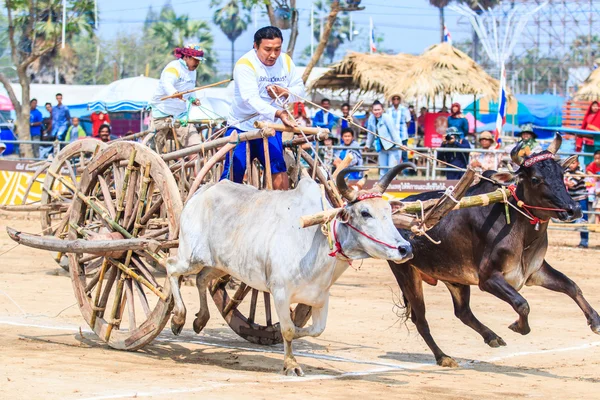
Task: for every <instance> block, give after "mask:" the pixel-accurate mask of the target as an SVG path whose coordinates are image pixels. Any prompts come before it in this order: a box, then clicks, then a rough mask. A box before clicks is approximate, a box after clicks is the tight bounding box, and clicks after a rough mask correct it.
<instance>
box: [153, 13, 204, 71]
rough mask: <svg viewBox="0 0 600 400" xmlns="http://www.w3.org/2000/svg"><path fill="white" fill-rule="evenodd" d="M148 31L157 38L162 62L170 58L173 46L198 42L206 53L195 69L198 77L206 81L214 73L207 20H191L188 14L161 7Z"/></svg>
mask: <svg viewBox="0 0 600 400" xmlns="http://www.w3.org/2000/svg"><path fill="white" fill-rule="evenodd" d="M150 31H151V33H152V35H153V36H154V37H155V38H157V39H158V41H159V45H160V49H161V50H162V52H163V54H165V56H164V57H163V61H164V62H167V61H168V60H170V59H171V57H172V55H171V54H172V51H173V49H174V48H175V47H183V46H184V45H185V44H187V43H188V42H192V41H194V42H196V43H199V44H200V46H201V47H202V48H203V49H204V52H205V53H206V56H205V62H204V63H202V64H200V66H199V67H198V70H197V71H198V79H199V80H200V81H207V80H211V79H212V77H213V76H214V75H215V60H216V54H215V53H214V52H213V51H212V47H213V36H212V33H211V31H210V25H209V24H208V22H206V21H191V20H190V18H189V16H188V15H186V14H182V15H177V14H176V13H175V11H173V9H172V8H168V7H167V8H165V7H163V10H162V11H161V13H160V18H159V21H158V22H156V23H155V24H153V25H152V26H151V29H150ZM164 62H163V63H164Z"/></svg>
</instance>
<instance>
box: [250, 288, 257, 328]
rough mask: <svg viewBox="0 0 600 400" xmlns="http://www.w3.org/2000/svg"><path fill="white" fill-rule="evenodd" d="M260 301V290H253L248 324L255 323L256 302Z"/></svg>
mask: <svg viewBox="0 0 600 400" xmlns="http://www.w3.org/2000/svg"><path fill="white" fill-rule="evenodd" d="M257 300H258V290H256V289H252V299H251V300H250V314H249V315H248V323H250V324H253V323H254V317H255V316H256V302H257Z"/></svg>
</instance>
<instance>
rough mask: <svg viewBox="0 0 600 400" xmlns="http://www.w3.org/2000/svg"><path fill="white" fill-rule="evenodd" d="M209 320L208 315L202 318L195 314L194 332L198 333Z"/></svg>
mask: <svg viewBox="0 0 600 400" xmlns="http://www.w3.org/2000/svg"><path fill="white" fill-rule="evenodd" d="M209 319H210V315H207V316H204V315H201V314H200V313H198V314H196V319H195V320H194V332H196V333H200V332H202V329H204V327H205V326H206V323H207V322H208V320H209Z"/></svg>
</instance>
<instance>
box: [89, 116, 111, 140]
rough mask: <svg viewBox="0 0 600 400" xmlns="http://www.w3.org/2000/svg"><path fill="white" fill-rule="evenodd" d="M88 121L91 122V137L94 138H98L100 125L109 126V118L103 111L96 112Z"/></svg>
mask: <svg viewBox="0 0 600 400" xmlns="http://www.w3.org/2000/svg"><path fill="white" fill-rule="evenodd" d="M90 119H91V120H92V136H93V137H96V138H97V137H98V136H100V134H99V132H98V129H99V128H100V125H103V124H109V125H110V117H109V116H108V113H106V112H104V111H96V112H95V113H93V114H92V115H90Z"/></svg>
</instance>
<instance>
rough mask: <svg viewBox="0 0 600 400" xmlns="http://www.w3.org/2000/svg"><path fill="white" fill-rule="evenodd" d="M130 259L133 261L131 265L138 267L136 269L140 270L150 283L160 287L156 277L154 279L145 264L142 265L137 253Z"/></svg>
mask: <svg viewBox="0 0 600 400" xmlns="http://www.w3.org/2000/svg"><path fill="white" fill-rule="evenodd" d="M131 261H132V262H133V265H134V266H135V267H136V268H137V269H138V271H140V272H141V274H142V275H143V276H144V278H146V279H148V281H150V283H152V285H154V286H155V287H157V288H160V285H159V284H158V282H156V279H154V276H153V275H152V273H151V272H150V269H149V268H148V267H147V266H146V265H144V262H143V261H142V260H141V259H140V257H139V255H137V254H135V255H133V256H131Z"/></svg>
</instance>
